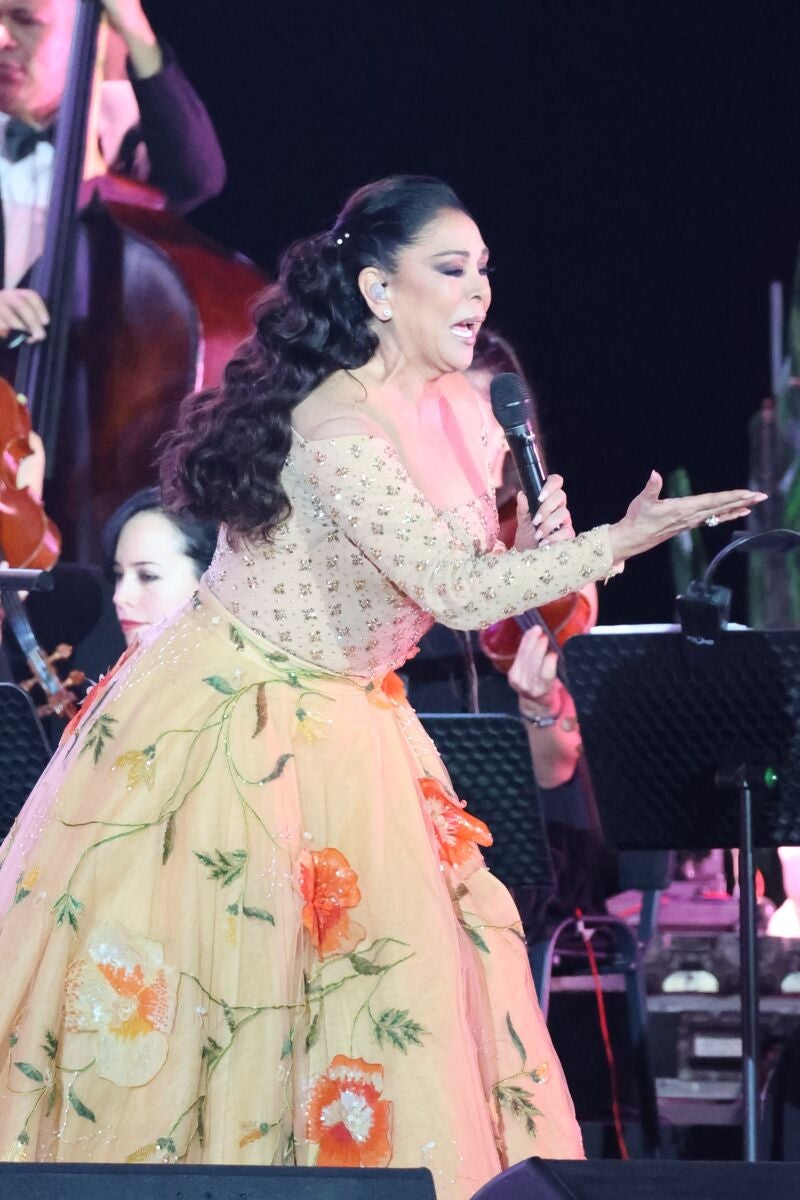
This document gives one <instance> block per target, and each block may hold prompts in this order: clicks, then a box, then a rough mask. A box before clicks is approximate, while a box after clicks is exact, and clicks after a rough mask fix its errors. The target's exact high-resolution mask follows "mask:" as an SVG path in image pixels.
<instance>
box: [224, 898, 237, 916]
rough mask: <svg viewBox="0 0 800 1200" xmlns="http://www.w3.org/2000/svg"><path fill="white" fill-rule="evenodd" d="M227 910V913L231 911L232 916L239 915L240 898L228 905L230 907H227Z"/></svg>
mask: <svg viewBox="0 0 800 1200" xmlns="http://www.w3.org/2000/svg"><path fill="white" fill-rule="evenodd" d="M225 912H226V913H230V915H231V916H232V917H238V915H239V901H238V900H234V902H233V904H229V905H228V907H227V908H226V909H225Z"/></svg>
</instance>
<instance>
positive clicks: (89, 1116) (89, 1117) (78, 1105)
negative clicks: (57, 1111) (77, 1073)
mask: <svg viewBox="0 0 800 1200" xmlns="http://www.w3.org/2000/svg"><path fill="white" fill-rule="evenodd" d="M67 1099H68V1100H69V1102H70V1104H71V1105H72V1107H73V1108H74V1109H75V1112H76V1113H77V1114H78V1116H79V1117H83V1119H84V1120H85V1121H95V1123H96V1118H95V1115H94V1113H93V1112H92V1110H91V1109H90V1108H87V1107H86V1105H85V1104H84V1103H83V1101H82V1100H79V1099H78V1097H77V1096H76V1095H75V1093H74V1092H73V1090H72V1088H70V1089H69V1091H68V1092H67Z"/></svg>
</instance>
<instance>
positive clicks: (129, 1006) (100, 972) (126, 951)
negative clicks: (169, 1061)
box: [64, 923, 178, 1087]
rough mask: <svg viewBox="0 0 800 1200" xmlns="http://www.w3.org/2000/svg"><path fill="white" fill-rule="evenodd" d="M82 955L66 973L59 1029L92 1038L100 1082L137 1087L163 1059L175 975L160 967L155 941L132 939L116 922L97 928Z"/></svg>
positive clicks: (161, 954)
mask: <svg viewBox="0 0 800 1200" xmlns="http://www.w3.org/2000/svg"><path fill="white" fill-rule="evenodd" d="M86 951H87V953H86V957H84V958H77V959H74V960H73V962H71V963H70V965H69V968H68V970H67V979H66V987H65V998H64V1028H65V1029H66V1030H68V1031H69V1032H71V1033H93V1034H94V1035H95V1037H96V1043H95V1051H94V1053H95V1061H96V1065H97V1073H98V1075H100V1076H101V1077H102V1078H103V1079H110V1080H111V1082H112V1083H118V1084H120V1085H122V1086H123V1087H138V1086H140V1085H141V1084H143V1083H147V1082H148V1081H149V1080H151V1079H152V1078H153V1076H154V1075H156V1074H157V1072H158V1071H159V1070H160V1069H161V1067H162V1066H163V1065H164V1062H165V1060H166V1057H167V1039H166V1037H165V1036H164V1035H165V1034H167V1033H169V1032H170V1030H171V1029H172V1025H173V1022H174V1019H175V1001H176V994H177V987H178V972H177V971H176V969H175V968H174V967H169V966H166V965H165V964H164V951H163V949H162V947H161V946H160V945H159V943H158V942H153V941H151V940H150V939H149V938H132V937H130V935H129V934H128V933H126V931H125V930H124V929H123V927H122V926H121V925H117V924H116V923H109V924H107V925H100V926H97V927H96V928H95V929H94V930H93V931H92V933H91V934H90V936H89V939H88V941H87V945H86Z"/></svg>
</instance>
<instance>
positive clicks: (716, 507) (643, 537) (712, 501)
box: [609, 471, 767, 562]
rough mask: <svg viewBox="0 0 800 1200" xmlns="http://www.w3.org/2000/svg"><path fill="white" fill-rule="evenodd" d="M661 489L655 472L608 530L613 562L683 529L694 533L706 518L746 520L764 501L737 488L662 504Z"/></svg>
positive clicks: (660, 481) (636, 552) (744, 489)
mask: <svg viewBox="0 0 800 1200" xmlns="http://www.w3.org/2000/svg"><path fill="white" fill-rule="evenodd" d="M662 486H663V480H662V478H661V476H660V475H659V473H658V471H653V472H651V474H650V478H649V479H648V481H647V483H646V484H645V485H644V488H643V489H642V491H641V492H640V493H639V495H638V496H636V497H635V498H634V499H633V500H632V501H631V503H630V504H629V505H628V511H627V513H626V514H625V516H624V517H623V518H622V520H621V521H617V523H616V525H612V526H611V527H610V529H609V535H610V538H611V550H612V553H613V556H614V561H615V562H621V561H624V560H625V559H626V558H632V557H633V555H634V554H642V553H643V551H645V550H650V549H651V548H652V547H653V546H658V545H659V544H660V543H661V542H666V541H667V540H668V539H669V538H671V537H674V536H675V534H676V533H682V532H683V531H684V530H685V529H696V528H697V526H698V525H702V524H703V522H704V521H707V520H708V518H709V517H716V518H717V520H716V521H715V522H714V524H718V523H720V524H721V523H722V522H723V521H736V520H738V518H739V517H746V516H747V515H748V513H749V512H750V509H751V506H752V505H754V504H761V503H762V501H764V500H766V498H767V497H766V495H765V494H764V492H751V491H749V490H748V489H747V488H737V489H735V490H734V491H731V492H706V493H705V494H704V495H701V496H681V497H679V498H677V499H674V500H661V499H659V497H660V495H661V488H662Z"/></svg>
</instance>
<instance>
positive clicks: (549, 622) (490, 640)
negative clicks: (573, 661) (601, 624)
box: [478, 592, 593, 675]
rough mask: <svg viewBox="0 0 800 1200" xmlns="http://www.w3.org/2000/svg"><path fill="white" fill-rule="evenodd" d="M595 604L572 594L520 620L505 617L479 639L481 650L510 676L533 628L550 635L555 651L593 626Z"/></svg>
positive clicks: (503, 672) (523, 615) (543, 605)
mask: <svg viewBox="0 0 800 1200" xmlns="http://www.w3.org/2000/svg"><path fill="white" fill-rule="evenodd" d="M592 607H593V606H592V604H591V602H590V600H589V597H588V596H587V595H586V594H585V592H570V593H569V594H568V595H566V596H561V597H559V599H558V600H551V601H550V602H549V603H548V604H542V605H541V606H540V607H539V608H533V609H530V610H529V611H528V612H524V613H521V614H520V615H519V616H517V617H506V618H505V620H503V621H498V622H497V623H496V624H494V625H490V626H489V628H488V629H484V630H482V631H481V633H480V634H479V635H478V637H479V642H480V647H481V649H482V650H483V652H484V654H485V655H486V657H487V658H488V659H490V660H491V662H492V665H493V666H494V667H496V668H497V670H498V671H500V672H501V673H502V674H503V675H507V674H508V672H509V671H510V670H511V668H512V666H513V665H514V659H515V658H516V657H517V651H518V650H519V644H520V642H521V641H522V637H523V634H524V633H525V632H526V631H527V630H528V629H532V628H533V626H534V625H539V626H541V627H542V628H543V629H544V630H545V632H546V633H547V635H548V637H549V639H550V644H551V646H552V648H553V649H554V650H557V651H560V650H561V649H562V647H563V646H564V644H565V642H567V641H569V639H570V638H571V637H576V636H577V635H578V634H580V633H586V631H587V630H588V629H590V628H591V625H592Z"/></svg>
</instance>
